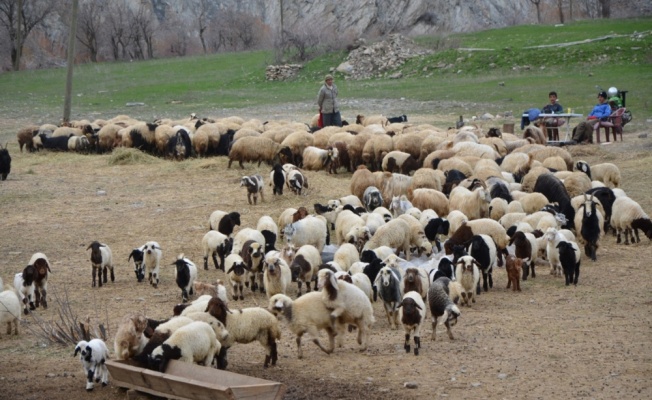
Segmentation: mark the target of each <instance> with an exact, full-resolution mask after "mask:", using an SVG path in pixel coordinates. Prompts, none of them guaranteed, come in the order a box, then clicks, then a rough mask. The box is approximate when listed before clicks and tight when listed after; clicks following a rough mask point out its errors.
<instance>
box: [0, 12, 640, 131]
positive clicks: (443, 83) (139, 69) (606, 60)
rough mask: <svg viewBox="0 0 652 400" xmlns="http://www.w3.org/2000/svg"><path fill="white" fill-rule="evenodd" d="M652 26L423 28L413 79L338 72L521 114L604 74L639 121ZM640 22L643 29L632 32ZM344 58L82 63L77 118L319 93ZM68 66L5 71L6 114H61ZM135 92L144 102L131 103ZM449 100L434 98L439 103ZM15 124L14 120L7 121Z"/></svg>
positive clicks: (409, 69) (416, 96) (419, 98)
mask: <svg viewBox="0 0 652 400" xmlns="http://www.w3.org/2000/svg"><path fill="white" fill-rule="evenodd" d="M651 27H652V19H638V20H608V21H583V22H577V23H573V24H569V25H565V26H558V27H557V26H551V25H536V26H517V27H512V28H505V29H497V30H490V31H484V32H477V33H473V34H464V35H454V36H449V37H445V38H442V37H432V36H431V37H421V38H417V42H418V43H419V44H420V45H422V46H424V47H430V48H435V47H437V48H444V49H445V50H440V51H437V52H435V53H434V54H431V55H428V56H422V57H418V58H415V59H412V60H410V61H409V62H408V63H406V65H404V66H403V67H402V68H401V71H402V72H403V76H404V77H403V78H402V79H395V80H391V79H372V80H365V81H349V80H345V79H343V77H342V76H336V80H337V83H338V86H339V88H340V94H341V97H342V98H343V99H349V100H350V99H385V100H391V99H401V98H403V99H406V100H408V101H413V102H423V101H433V100H442V101H446V102H450V104H452V106H451V107H449V108H447V111H446V112H447V113H450V114H451V115H453V114H456V113H458V112H461V113H464V114H465V115H470V114H476V113H484V112H491V113H497V112H502V111H513V112H515V113H518V112H520V111H522V110H523V109H526V108H530V107H533V106H537V107H541V106H543V105H544V104H545V102H546V99H547V93H548V91H550V90H557V91H558V92H559V97H560V102H561V103H562V104H563V105H564V106H570V107H572V108H573V109H574V110H576V111H578V112H581V113H585V114H586V113H587V112H589V111H590V109H591V107H592V105H593V104H594V103H595V97H596V96H595V94H596V85H599V86H602V87H603V88H605V89H606V88H608V87H609V86H616V87H618V88H620V89H628V90H629V94H628V107H629V108H630V109H631V110H632V111H633V114H634V116H635V120H634V124H642V123H644V121H645V118H646V117H648V116H650V115H651V114H652V104H650V94H651V93H652V79H649V77H650V76H652V35H650V28H651ZM635 32H644V34H642V35H639V36H636V37H632V36H631V35H632V34H633V33H635ZM608 34H621V35H625V34H626V35H629V36H623V37H617V38H612V39H609V40H605V41H597V42H590V43H586V44H581V45H576V46H570V47H567V48H553V49H525V47H528V46H537V45H546V44H554V43H565V42H573V41H579V40H585V39H594V38H598V37H601V36H604V35H608ZM453 47H454V48H453ZM466 48H483V49H492V50H491V51H467V50H464V49H466ZM345 57H346V55H345V54H344V53H334V54H329V55H327V56H324V57H321V58H319V59H316V60H313V61H311V62H309V63H307V64H306V65H305V67H304V69H303V70H302V71H301V73H300V75H299V76H298V77H297V78H296V79H294V80H293V81H290V82H268V81H266V80H265V77H264V69H265V66H266V65H267V64H269V63H271V60H272V56H271V53H270V52H267V51H257V52H247V53H235V54H219V55H211V56H202V57H192V58H178V59H165V60H152V61H144V62H133V63H131V62H126V63H102V64H84V65H79V66H77V67H76V68H75V71H74V79H75V81H74V88H73V93H74V94H75V96H74V99H73V118H90V119H93V118H96V117H100V116H105V117H106V116H108V117H110V116H113V115H115V114H117V113H128V114H131V115H134V116H138V117H140V118H144V119H153V118H155V117H159V116H172V117H174V116H181V115H186V114H187V113H189V112H191V111H192V112H197V113H199V114H201V115H215V116H220V115H222V114H223V113H225V112H226V111H225V109H238V108H245V107H252V106H265V105H274V106H278V105H279V104H285V103H288V104H290V103H306V104H312V103H313V102H314V97H315V94H316V92H317V89H318V86H319V84H320V83H321V78H322V77H323V75H324V73H325V72H327V71H328V69H329V68H331V67H335V66H337V65H338V64H339V63H340V62H342V61H343V60H344V59H345ZM65 77H66V71H65V69H52V70H38V71H20V72H9V73H4V74H2V75H0V104H1V105H0V110H1V111H0V114H1V115H3V116H4V117H5V118H8V119H9V120H20V121H34V122H37V123H40V122H56V121H58V120H59V119H60V116H61V114H62V109H63V93H64V86H65ZM130 102H142V103H145V105H144V106H141V107H133V108H127V107H125V105H126V104H127V103H130ZM343 108H346V109H345V110H344V113H345V114H347V113H353V112H355V111H356V110H353V109H352V108H354V106H351V105H350V104H349V105H347V106H346V107H343ZM377 111H378V112H385V113H387V112H388V110H377ZM440 111H441V110H437V109H433V113H439V112H440ZM408 112H409V110H408ZM229 113H233V112H232V111H231V110H229ZM260 117H261V118H266V117H268V116H265V115H261V116H260ZM7 125H8V124H7V123H6V122H5V123H3V124H2V125H0V129H5V128H4V127H5V126H7ZM9 125H11V124H9ZM632 126H635V125H632ZM641 126H642V125H641ZM6 133H7V132H2V137H4V136H5V134H6Z"/></svg>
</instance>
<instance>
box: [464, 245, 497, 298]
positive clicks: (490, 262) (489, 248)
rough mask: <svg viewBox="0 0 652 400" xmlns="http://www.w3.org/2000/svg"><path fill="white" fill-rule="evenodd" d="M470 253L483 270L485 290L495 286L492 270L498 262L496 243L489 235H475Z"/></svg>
mask: <svg viewBox="0 0 652 400" xmlns="http://www.w3.org/2000/svg"><path fill="white" fill-rule="evenodd" d="M469 255H470V256H471V257H473V258H475V260H476V261H477V262H478V264H479V265H480V271H481V272H482V288H483V289H484V291H485V292H487V291H489V288H493V287H494V280H493V277H492V274H491V273H492V271H493V267H494V264H495V263H496V243H495V242H494V240H493V239H492V238H491V236H489V235H475V236H473V238H471V243H470V244H469Z"/></svg>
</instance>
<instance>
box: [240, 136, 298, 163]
mask: <svg viewBox="0 0 652 400" xmlns="http://www.w3.org/2000/svg"><path fill="white" fill-rule="evenodd" d="M281 155H283V156H284V157H286V158H287V159H288V160H291V159H292V152H291V151H290V148H289V147H283V146H281V144H279V143H276V142H275V141H273V140H271V139H267V138H264V137H252V136H249V137H243V138H240V139H238V140H236V141H235V142H233V146H231V150H229V164H228V166H227V168H231V163H232V162H233V161H237V162H238V163H239V164H240V168H242V169H244V165H242V162H243V161H254V162H255V161H258V166H259V167H260V163H262V162H263V161H267V162H274V161H281V160H279V157H280V156H281Z"/></svg>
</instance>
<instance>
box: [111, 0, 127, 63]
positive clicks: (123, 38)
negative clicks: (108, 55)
mask: <svg viewBox="0 0 652 400" xmlns="http://www.w3.org/2000/svg"><path fill="white" fill-rule="evenodd" d="M129 14H130V11H129V8H128V7H127V4H126V2H125V0H122V1H112V2H111V3H109V9H108V12H107V14H106V15H107V18H106V27H107V28H108V29H107V31H108V32H107V34H108V36H109V39H110V43H111V52H112V54H113V59H114V60H121V59H126V58H127V55H128V50H129V48H130V47H131V41H132V39H131V35H130V29H129V18H128V15H129Z"/></svg>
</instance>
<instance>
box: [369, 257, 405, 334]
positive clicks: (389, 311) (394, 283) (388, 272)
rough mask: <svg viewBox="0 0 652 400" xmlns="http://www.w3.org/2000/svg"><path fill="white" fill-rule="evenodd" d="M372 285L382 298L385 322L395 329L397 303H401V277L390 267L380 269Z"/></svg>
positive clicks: (396, 324)
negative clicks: (376, 288)
mask: <svg viewBox="0 0 652 400" xmlns="http://www.w3.org/2000/svg"><path fill="white" fill-rule="evenodd" d="M374 285H376V287H378V295H379V296H380V298H381V299H382V300H383V306H384V307H385V315H386V316H387V323H388V324H389V325H390V326H391V327H392V329H396V328H397V326H398V305H399V304H400V303H401V278H400V274H397V273H396V272H394V271H393V270H392V269H391V268H390V267H383V268H381V269H380V272H379V273H378V276H377V277H376V280H375V281H374Z"/></svg>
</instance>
